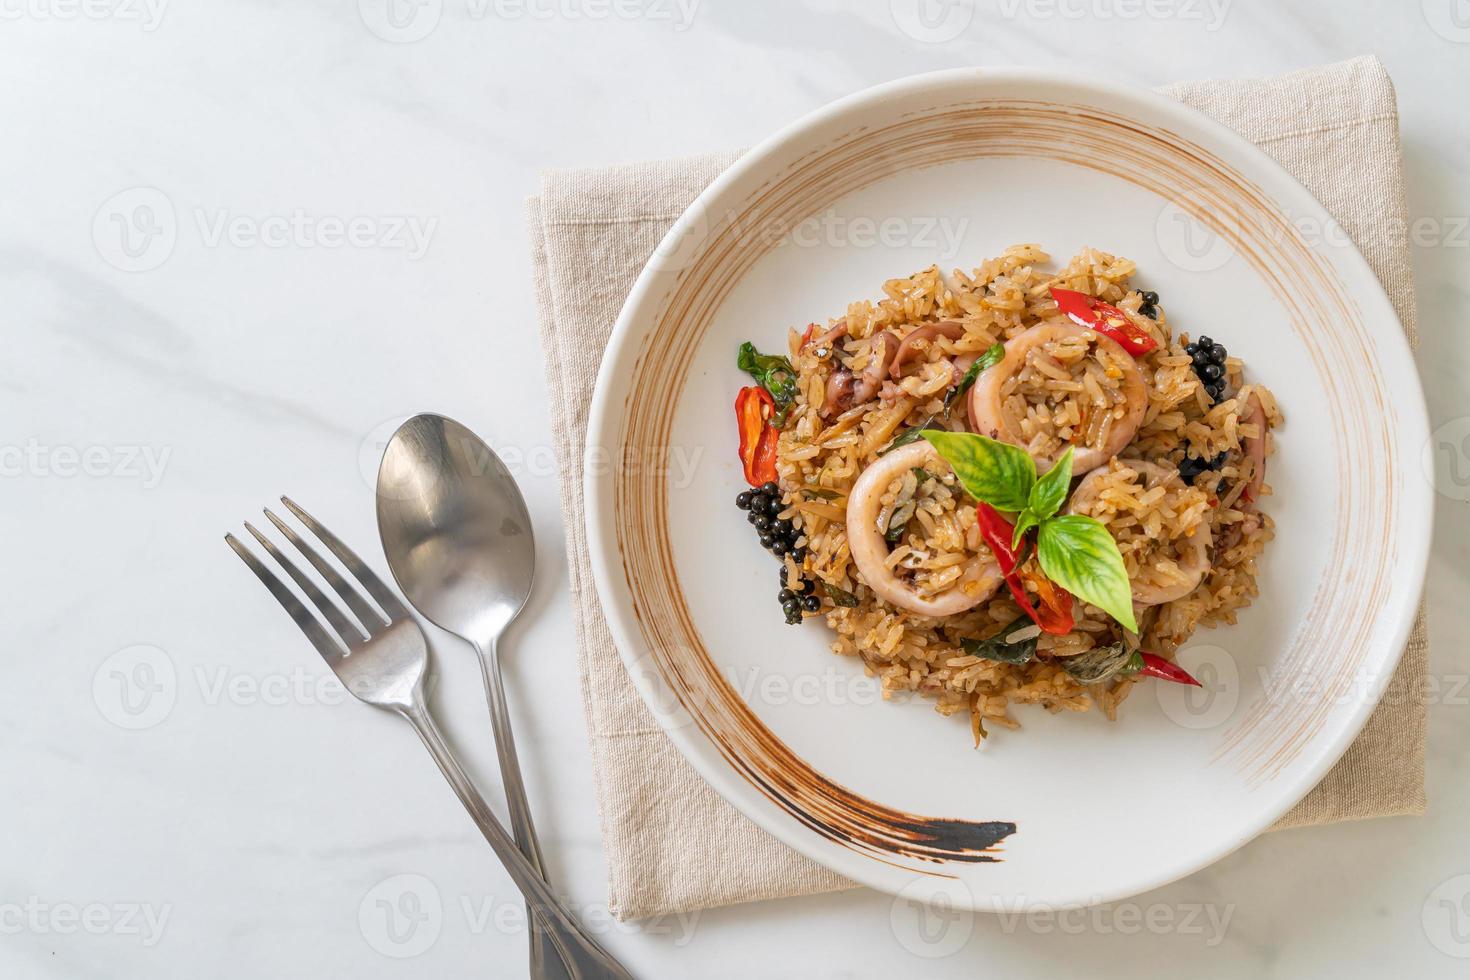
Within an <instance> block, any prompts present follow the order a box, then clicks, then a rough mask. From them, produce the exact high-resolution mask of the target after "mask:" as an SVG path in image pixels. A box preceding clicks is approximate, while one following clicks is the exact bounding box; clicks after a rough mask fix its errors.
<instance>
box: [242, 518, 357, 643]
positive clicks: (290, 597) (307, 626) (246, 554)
mask: <svg viewBox="0 0 1470 980" xmlns="http://www.w3.org/2000/svg"><path fill="white" fill-rule="evenodd" d="M225 541H226V542H227V543H228V544H229V546H230V547H231V548H234V549H235V554H237V555H239V556H240V560H241V561H243V562H245V564H247V565H249V566H250V570H251V571H252V572H254V573H255V577H256V578H258V579H260V581H261V583H262V584H264V585H265V587H266V588H267V589H269V590H270V594H271V595H273V596H275V597H276V601H277V602H279V603H280V604H281V605H282V606H284V607H285V609H286V612H287V614H288V615H290V617H291V618H292V619H294V620H295V621H296V625H297V626H299V627H301V632H303V633H305V634H306V638H307V639H308V640H310V641H311V645H312V646H314V647H316V652H317V653H319V654H321V655H322V659H323V660H325V661H326V662H327V663H329V664H331V665H332V667H333V669H335V668H336V666H337V662H338V661H340V660H341V659H342V650H341V649H340V648H338V646H337V644H336V643H333V642H332V638H331V637H330V636H328V635H327V631H326V630H324V629H322V624H321V623H318V622H317V621H316V617H314V616H312V614H311V613H310V612H308V611H307V608H306V607H305V606H303V605H302V604H301V600H299V599H297V598H296V595H295V593H293V592H292V591H291V590H290V589H288V588H286V585H285V583H284V582H282V581H281V580H280V579H278V578H276V576H275V574H274V573H272V572H271V570H270V569H269V568H266V567H265V563H264V562H262V561H261V560H260V559H259V558H257V557H255V555H254V553H252V552H251V550H250V549H249V548H247V547H245V546H244V545H243V544H241V543H240V542H239V540H238V539H237V538H236V537H235V536H234V535H233V534H226V535H225Z"/></svg>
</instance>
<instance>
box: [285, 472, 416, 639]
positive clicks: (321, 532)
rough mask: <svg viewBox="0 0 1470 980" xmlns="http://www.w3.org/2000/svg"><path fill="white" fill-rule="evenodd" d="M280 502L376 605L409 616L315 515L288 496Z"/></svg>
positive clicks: (392, 613) (390, 613)
mask: <svg viewBox="0 0 1470 980" xmlns="http://www.w3.org/2000/svg"><path fill="white" fill-rule="evenodd" d="M281 503H283V504H285V505H286V507H287V509H289V510H290V511H291V513H293V514H295V515H296V519H297V520H299V521H301V523H302V524H305V525H306V526H307V528H308V529H309V530H310V531H311V533H312V534H315V535H316V536H317V537H318V538H320V539H321V541H322V543H323V544H325V545H326V546H327V548H328V549H329V550H330V551H331V552H332V554H334V555H336V556H337V558H338V559H339V560H340V561H341V562H342V564H343V565H346V566H347V570H348V571H349V572H351V573H352V574H353V576H354V577H355V578H356V579H357V580H358V581H359V582H361V583H362V584H363V586H364V587H365V588H366V589H367V590H368V592H369V593H370V594H371V595H372V597H373V598H374V599H376V600H378V605H380V606H382V607H383V611H384V612H386V613H387V614H388V616H389V617H390V618H392V619H408V618H409V615H408V610H407V609H405V608H404V606H403V603H401V602H399V601H398V597H397V596H396V595H394V594H393V590H392V589H390V588H388V587H387V586H386V585H384V584H383V580H382V579H380V578H378V576H377V573H376V572H374V571H373V570H372V569H371V568H368V567H367V564H366V563H365V562H363V560H362V559H361V558H359V557H357V555H356V554H354V553H353V551H352V549H351V548H349V547H347V546H346V545H345V544H343V543H342V541H341V540H340V539H339V538H338V537H337V536H336V535H335V534H333V533H332V532H331V531H328V530H327V529H326V528H324V527H322V525H321V524H320V523H318V522H317V519H316V518H315V517H312V516H311V515H310V514H308V513H307V512H306V511H304V510H302V509H301V508H300V507H297V506H296V503H295V502H294V501H293V500H292V499H291V498H290V497H282V498H281Z"/></svg>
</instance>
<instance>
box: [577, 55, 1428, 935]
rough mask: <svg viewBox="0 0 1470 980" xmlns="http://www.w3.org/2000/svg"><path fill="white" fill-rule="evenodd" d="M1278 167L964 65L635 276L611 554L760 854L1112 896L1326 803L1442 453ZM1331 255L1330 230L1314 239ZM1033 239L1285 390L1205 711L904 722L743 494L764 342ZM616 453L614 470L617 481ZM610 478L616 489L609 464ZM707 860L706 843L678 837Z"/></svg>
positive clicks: (675, 726) (1388, 641) (1385, 651)
mask: <svg viewBox="0 0 1470 980" xmlns="http://www.w3.org/2000/svg"><path fill="white" fill-rule="evenodd" d="M1331 227H1332V226H1331V222H1330V220H1329V219H1328V217H1327V215H1326V213H1325V212H1324V211H1323V209H1322V208H1321V206H1320V205H1319V204H1318V203H1317V202H1316V201H1315V200H1314V199H1313V198H1312V197H1311V195H1310V194H1308V193H1307V192H1306V191H1305V190H1304V189H1303V188H1302V187H1301V186H1300V185H1299V184H1298V183H1296V181H1295V180H1293V179H1292V178H1291V177H1290V176H1288V175H1287V174H1286V173H1285V172H1284V171H1283V170H1282V169H1280V168H1279V167H1278V166H1277V165H1276V164H1275V163H1273V162H1272V161H1271V160H1270V159H1269V158H1268V157H1267V156H1266V155H1265V154H1264V153H1262V152H1260V151H1259V150H1258V149H1256V148H1255V147H1254V146H1252V145H1251V144H1249V143H1247V142H1245V141H1244V140H1242V139H1241V138H1239V137H1238V136H1236V135H1235V134H1233V133H1231V132H1230V131H1228V130H1226V129H1224V128H1222V127H1221V126H1219V125H1218V124H1216V123H1214V122H1212V121H1210V120H1209V119H1207V118H1205V117H1204V116H1201V115H1199V114H1198V113H1196V112H1194V111H1192V110H1190V109H1187V108H1185V107H1183V106H1181V105H1179V104H1177V103H1175V102H1173V101H1171V100H1169V99H1167V98H1164V97H1161V96H1158V95H1155V94H1152V93H1150V92H1147V91H1143V90H1138V89H1133V88H1128V87H1123V86H1118V85H1111V84H1100V83H1098V82H1096V81H1093V80H1090V79H1089V80H1085V81H1084V80H1081V79H1079V78H1075V77H1070V76H1065V75H1057V74H1050V73H1041V72H1032V71H988V70H963V71H951V72H941V73H937V74H932V75H924V76H920V77H916V78H912V79H907V80H904V81H900V82H897V83H893V84H890V85H885V86H882V87H879V88H876V89H872V90H870V91H867V92H863V93H861V94H859V95H856V96H853V97H851V98H848V99H845V100H843V101H841V102H838V103H836V104H834V105H832V106H830V107H828V108H826V109H823V110H821V111H820V112H817V113H815V114H813V115H811V116H809V117H807V118H806V119H804V120H802V121H801V122H799V123H797V124H796V125H794V126H791V127H789V128H788V129H786V130H784V131H782V132H780V133H778V134H777V135H776V136H774V137H772V138H771V139H769V140H768V141H766V142H765V143H763V144H762V145H761V146H759V147H757V148H756V149H754V150H752V151H751V152H750V153H748V154H746V155H745V156H744V157H743V158H742V159H741V160H740V161H739V162H738V163H737V164H736V165H735V166H733V167H732V168H731V169H730V170H729V171H727V172H726V173H725V174H724V175H723V176H721V177H720V179H719V180H717V181H716V182H715V183H714V184H713V185H711V186H710V188H709V189H708V190H707V191H705V193H704V194H703V195H701V196H700V198H699V199H698V201H696V202H695V204H694V205H693V206H692V207H691V208H690V210H689V211H688V213H686V214H685V215H684V216H683V217H682V218H681V219H680V221H679V222H678V223H677V224H676V225H675V227H674V229H673V230H672V231H671V232H670V234H669V237H668V238H667V239H666V240H665V242H664V243H663V245H662V246H661V247H660V249H659V251H658V254H656V255H655V256H654V258H653V259H652V261H650V263H649V265H648V267H647V268H646V269H645V271H644V272H643V274H642V276H641V277H640V279H639V280H638V283H637V286H636V287H635V288H634V290H633V292H632V295H631V296H630V297H629V298H628V301H627V305H626V306H625V308H624V310H623V313H622V316H621V317H620V319H619V321H618V323H617V327H616V329H615V331H614V333H613V339H612V343H611V346H610V348H609V350H608V353H607V357H606V359H605V361H604V362H603V366H602V373H601V376H600V378H599V380H598V385H597V391H596V395H595V398H594V402H593V407H592V418H591V426H590V431H589V437H588V438H589V443H590V448H591V449H592V450H593V451H591V452H589V455H588V459H589V461H591V464H590V465H589V466H588V471H587V501H588V519H587V523H588V537H589V544H590V547H591V554H592V565H593V568H594V571H595V575H596V581H597V588H598V591H599V593H600V595H601V597H602V602H603V605H604V607H605V609H606V612H607V618H608V622H609V624H610V626H611V627H612V632H613V636H614V637H615V639H616V641H617V643H618V646H619V648H620V650H621V651H622V653H623V655H624V658H625V659H626V660H627V662H628V665H629V669H630V672H631V673H632V676H633V678H634V680H635V683H636V684H637V686H638V688H639V691H640V693H641V694H642V695H643V697H644V698H645V699H646V700H647V701H648V703H649V705H650V706H651V707H652V708H653V710H654V712H655V714H657V716H658V718H659V720H660V722H661V723H662V724H663V725H664V727H665V728H666V729H667V730H668V732H669V735H670V737H671V738H673V740H674V742H675V744H676V745H677V746H678V747H679V749H680V750H681V751H682V752H683V754H684V755H685V757H687V758H688V760H689V761H690V762H691V763H692V764H693V766H694V767H695V768H696V769H697V770H698V771H699V772H700V773H701V774H702V775H703V777H704V778H705V779H707V780H708V781H709V782H710V784H711V785H713V786H714V787H715V789H716V790H718V791H719V792H720V793H721V794H722V795H723V796H724V797H725V798H726V799H728V800H729V801H730V802H731V803H732V804H734V805H735V806H736V807H738V808H739V809H740V810H742V811H743V812H744V813H745V814H747V815H748V816H749V817H750V818H751V819H752V820H754V821H755V822H756V823H757V824H759V825H760V826H761V827H763V828H765V829H766V830H767V831H769V832H770V833H772V834H774V835H775V836H776V837H778V838H779V839H781V840H782V841H784V842H786V843H787V844H789V845H790V846H792V847H794V848H796V849H797V850H799V851H801V852H803V853H804V854H806V855H808V856H810V857H811V858H813V859H815V860H817V861H819V862H821V863H822V864H824V865H826V866H827V867H829V868H831V869H832V870H834V871H836V872H838V873H840V874H842V875H845V876H846V877H848V878H851V879H853V880H855V881H858V882H862V883H864V884H867V885H870V886H872V887H874V888H880V889H884V890H887V891H890V892H894V893H898V894H902V895H905V896H907V897H912V898H915V899H928V898H932V897H936V896H938V895H939V894H940V893H943V894H944V895H946V896H947V897H948V899H949V900H950V901H952V902H956V903H958V904H961V905H964V906H968V907H972V908H979V909H1007V910H1014V909H1015V908H1017V907H1018V905H1023V904H1024V905H1031V906H1058V905H1064V904H1074V903H1093V902H1100V901H1111V900H1115V899H1118V898H1122V897H1124V896H1127V895H1131V894H1135V893H1137V892H1140V891H1144V890H1146V889H1149V888H1153V887H1155V886H1158V885H1161V884H1164V883H1166V882H1168V881H1171V880H1173V879H1175V878H1178V877H1180V876H1183V875H1185V874H1188V873H1190V872H1191V871H1194V870H1196V869H1198V868H1201V867H1203V866H1205V865H1207V864H1209V863H1210V862H1212V861H1215V860H1217V859H1219V858H1220V857H1222V856H1224V855H1225V854H1227V853H1229V852H1230V851H1232V850H1234V849H1235V848H1237V847H1239V846H1240V845H1242V844H1243V843H1245V842H1246V841H1248V840H1250V839H1251V838H1252V837H1254V836H1255V835H1257V834H1259V833H1260V832H1261V831H1262V830H1264V829H1265V828H1267V827H1268V826H1269V825H1270V824H1271V823H1272V822H1273V821H1274V820H1276V819H1277V818H1278V817H1280V816H1281V815H1282V814H1283V813H1285V812H1286V811H1287V810H1288V809H1289V808H1290V807H1291V806H1292V805H1293V804H1295V803H1296V802H1297V801H1298V800H1300V799H1301V798H1302V797H1303V796H1304V795H1305V794H1306V793H1307V792H1308V791H1309V790H1310V789H1311V788H1312V787H1313V786H1314V785H1316V783H1317V782H1318V781H1319V780H1320V779H1321V778H1322V776H1323V775H1324V774H1325V773H1326V772H1327V770H1328V769H1329V768H1330V767H1331V766H1332V765H1333V764H1334V763H1335V762H1336V761H1337V759H1338V758H1339V756H1341V754H1342V753H1343V752H1344V751H1345V749H1346V748H1347V746H1348V745H1349V743H1351V741H1352V740H1353V738H1354V736H1355V735H1356V734H1357V732H1358V730H1359V729H1360V727H1361V726H1362V724H1363V722H1364V721H1365V720H1366V719H1367V717H1368V714H1369V712H1370V711H1371V710H1372V708H1373V706H1374V705H1375V703H1376V702H1377V699H1378V697H1379V695H1380V693H1381V691H1382V690H1383V687H1384V685H1385V684H1386V683H1387V681H1388V679H1389V678H1390V676H1391V674H1392V672H1393V669H1394V666H1395V664H1396V663H1397V660H1398V657H1399V653H1400V651H1401V650H1402V648H1403V645H1404V642H1405V639H1406V637H1407V635H1408V631H1409V629H1410V626H1411V624H1412V620H1413V617H1414V611H1415V608H1416V604H1417V600H1418V597H1419V592H1420V588H1421V585H1422V581H1423V575H1424V570H1425V561H1426V556H1427V552H1428V541H1429V520H1430V513H1431V488H1430V487H1429V486H1428V484H1427V483H1426V481H1425V480H1424V479H1423V478H1422V477H1421V476H1420V474H1419V467H1418V454H1419V452H1420V450H1421V447H1422V445H1423V444H1424V441H1425V439H1426V437H1427V425H1426V418H1425V411H1424V406H1423V400H1422V396H1421V394H1420V391H1419V383H1418V378H1417V375H1416V373H1415V370H1414V366H1413V363H1412V360H1411V356H1410V353H1409V350H1408V347H1407V345H1406V343H1405V341H1404V337H1403V333H1402V330H1401V327H1400V325H1399V323H1398V321H1397V319H1396V318H1395V315H1394V311H1393V309H1392V308H1391V306H1390V304H1389V302H1388V300H1387V298H1386V297H1385V296H1384V294H1383V291H1382V289H1381V288H1380V286H1379V284H1378V282H1377V281H1376V280H1375V278H1374V277H1373V274H1372V273H1371V271H1370V270H1369V268H1368V266H1367V265H1366V263H1365V262H1364V261H1363V259H1362V257H1361V256H1360V255H1359V254H1358V253H1357V251H1356V250H1355V249H1354V248H1353V247H1352V246H1351V245H1346V244H1344V243H1343V240H1344V236H1341V235H1334V234H1324V233H1321V231H1320V230H1321V229H1323V228H1328V229H1330V228H1331ZM1314 229H1315V230H1314ZM1017 242H1039V243H1041V244H1042V246H1043V247H1044V248H1045V249H1046V250H1047V251H1048V252H1050V253H1051V255H1052V256H1053V257H1054V259H1056V260H1061V261H1064V260H1065V259H1066V258H1067V257H1069V256H1070V255H1071V254H1073V252H1074V251H1075V250H1077V249H1078V248H1080V247H1082V246H1085V245H1093V246H1096V247H1099V248H1103V249H1106V250H1108V251H1111V252H1114V253H1116V254H1120V255H1126V256H1128V257H1130V258H1132V259H1134V260H1135V261H1136V262H1137V263H1138V266H1139V270H1140V272H1139V275H1138V277H1137V279H1136V281H1138V282H1140V283H1143V284H1146V286H1147V287H1148V288H1151V289H1155V290H1157V291H1158V292H1160V293H1161V294H1162V296H1163V303H1164V305H1165V306H1166V307H1167V310H1168V315H1169V319H1170V322H1171V323H1172V324H1173V325H1174V327H1175V328H1176V329H1180V330H1187V331H1189V332H1190V333H1191V334H1193V335H1196V336H1198V335H1200V334H1210V335H1213V336H1214V337H1216V338H1217V339H1219V340H1220V341H1221V342H1223V343H1225V344H1226V345H1227V346H1228V347H1229V348H1230V351H1231V353H1232V354H1234V355H1237V356H1240V357H1242V358H1244V360H1245V363H1246V369H1247V373H1248V376H1249V377H1250V378H1252V379H1255V380H1259V381H1261V382H1264V383H1265V384H1266V385H1268V386H1269V387H1270V388H1271V389H1272V390H1273V391H1274V392H1275V393H1276V395H1277V397H1278V399H1279V401H1280V403H1281V405H1282V408H1283V411H1284V414H1285V417H1286V423H1285V425H1284V427H1283V428H1281V429H1280V430H1279V432H1278V434H1277V447H1278V451H1277V454H1276V455H1275V456H1274V457H1273V458H1272V461H1271V469H1270V482H1271V483H1272V484H1273V486H1274V487H1275V496H1274V497H1271V498H1268V500H1267V501H1266V504H1265V509H1266V510H1267V511H1268V512H1269V513H1270V514H1271V515H1272V516H1273V517H1274V518H1275V520H1276V522H1277V539H1276V541H1275V542H1274V544H1272V545H1271V546H1270V547H1269V548H1268V550H1267V553H1266V556H1265V558H1264V560H1263V562H1262V566H1261V570H1260V580H1261V583H1262V596H1261V597H1260V599H1258V600H1257V601H1256V603H1255V604H1254V605H1253V606H1251V607H1250V608H1249V609H1248V610H1246V611H1245V612H1244V613H1243V614H1242V616H1241V619H1240V623H1239V625H1237V626H1233V627H1225V628H1221V629H1215V630H1201V631H1200V632H1198V633H1197V634H1196V635H1195V637H1194V638H1193V640H1192V641H1191V642H1190V644H1189V645H1187V646H1186V647H1185V648H1184V649H1183V651H1182V652H1181V654H1180V656H1179V660H1180V662H1181V663H1183V664H1184V665H1185V666H1187V667H1188V668H1190V669H1191V670H1193V671H1194V672H1195V673H1196V674H1197V675H1198V676H1200V677H1201V679H1202V680H1204V681H1205V683H1206V685H1207V690H1206V691H1204V692H1193V693H1192V692H1190V691H1188V690H1186V689H1184V688H1180V687H1177V686H1174V685H1168V684H1162V683H1153V684H1145V685H1140V686H1139V687H1138V688H1137V689H1136V690H1135V691H1134V693H1133V696H1132V697H1131V698H1130V699H1129V700H1128V702H1127V703H1126V704H1125V705H1124V706H1123V709H1122V711H1121V717H1120V719H1119V720H1118V721H1117V722H1115V723H1109V722H1108V721H1106V720H1105V719H1104V718H1102V717H1101V715H1100V714H1098V713H1097V712H1090V713H1088V714H1085V715H1061V716H1051V715H1047V714H1046V713H1045V712H1043V711H1040V710H1039V709H1029V710H1028V709H1027V708H1026V707H1024V706H1022V707H1018V708H1017V709H1015V710H1016V713H1017V717H1018V718H1019V720H1020V721H1021V722H1022V724H1023V725H1024V728H1023V729H1022V730H1021V731H1019V732H1007V731H1004V730H1002V731H998V732H995V733H994V734H993V735H992V737H991V738H990V739H989V741H988V742H987V743H986V745H985V746H984V747H983V748H982V749H981V750H978V751H977V750H975V749H973V748H972V747H971V743H970V738H969V733H968V725H967V721H966V719H964V718H963V717H954V718H948V719H946V718H942V717H940V716H938V715H937V714H935V713H934V711H933V710H932V706H931V704H930V703H929V702H927V701H925V700H923V699H918V698H916V699H914V700H912V701H910V702H907V703H894V702H884V701H882V700H881V698H880V697H879V695H878V693H877V685H876V682H875V681H873V680H870V679H868V678H866V677H864V676H863V672H862V668H861V665H860V663H858V662H857V661H856V660H852V659H848V658H839V657H834V656H832V655H831V654H830V653H829V652H828V649H827V643H828V639H829V637H828V634H827V631H826V628H825V627H824V626H823V625H822V624H821V623H820V622H819V621H811V622H808V623H806V624H805V625H803V626H802V627H800V628H792V627H787V626H786V625H784V624H783V623H782V621H781V616H780V610H779V607H778V605H777V602H776V599H775V595H774V593H775V591H776V573H775V566H774V564H773V562H772V560H771V558H770V556H769V555H768V554H766V553H765V552H764V551H763V550H762V549H761V548H760V547H759V546H758V544H757V543H756V542H755V541H754V537H753V535H752V533H751V530H750V528H749V526H748V525H747V524H746V522H745V521H744V520H743V519H742V515H741V514H740V513H739V512H738V511H737V510H736V509H735V507H734V505H733V502H732V501H733V498H734V496H735V494H736V492H737V491H738V490H740V489H741V488H742V487H743V485H744V484H743V480H742V479H741V472H740V467H739V464H738V461H737V459H736V452H735V427H734V420H733V412H732V409H731V405H732V399H733V397H734V394H735V392H736V390H737V389H738V388H739V387H740V386H741V385H742V384H745V383H748V382H747V381H746V380H745V378H744V377H743V376H741V375H739V374H738V373H737V372H736V370H735V367H734V354H735V349H736V346H737V344H738V343H739V342H740V341H742V340H747V339H749V340H752V341H754V342H755V343H756V344H757V346H759V347H761V348H763V349H768V350H769V349H780V348H781V347H782V346H783V345H784V337H785V331H786V328H787V327H789V326H793V325H796V326H800V325H804V324H806V323H807V322H809V321H817V322H822V323H825V322H826V321H827V319H828V318H829V317H833V316H837V315H840V314H841V313H842V312H843V311H844V310H845V309H846V304H847V303H848V302H849V301H850V300H854V299H858V298H864V297H871V298H877V296H878V293H879V289H880V287H881V284H882V283H883V281H884V280H886V279H889V278H893V277H898V276H904V275H908V274H909V273H911V272H914V271H916V270H918V269H921V268H923V267H926V266H928V265H930V264H931V263H938V264H939V265H940V266H941V267H942V268H945V269H950V268H955V267H962V268H970V267H972V266H974V265H976V264H978V263H979V262H980V261H981V260H982V259H983V258H986V257H989V256H993V255H996V254H998V253H999V252H1000V251H1001V250H1002V249H1003V248H1005V247H1006V246H1007V245H1010V244H1013V243H1017ZM609 453H610V454H611V456H609ZM609 458H612V459H615V460H619V461H621V462H622V465H618V466H612V467H610V466H608V465H606V463H607V460H608V459H609ZM691 844H692V845H693V846H698V845H697V842H691Z"/></svg>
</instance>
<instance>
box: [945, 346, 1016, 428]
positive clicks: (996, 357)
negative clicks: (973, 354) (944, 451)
mask: <svg viewBox="0 0 1470 980" xmlns="http://www.w3.org/2000/svg"><path fill="white" fill-rule="evenodd" d="M1005 356H1006V345H1005V344H991V345H990V349H989V350H987V351H986V352H985V353H984V354H981V355H980V356H979V357H977V358H975V363H973V364H971V365H970V370H968V371H966V372H965V376H964V377H963V378H961V379H960V383H959V384H957V385H955V386H954V387H953V388H951V389H950V390H949V393H948V394H946V395H945V396H944V410H945V412H946V413H947V412H948V411H949V406H951V405H953V404H954V403H955V402H956V401H958V400H959V398H960V396H961V395H963V394H964V393H965V392H967V391H969V390H970V386H971V385H973V384H974V383H975V379H976V378H978V377H980V372H981V371H985V370H988V369H990V368H993V367H995V366H996V365H997V364H999V363H1000V362H1001V361H1002V360H1003V359H1004V358H1005Z"/></svg>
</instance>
